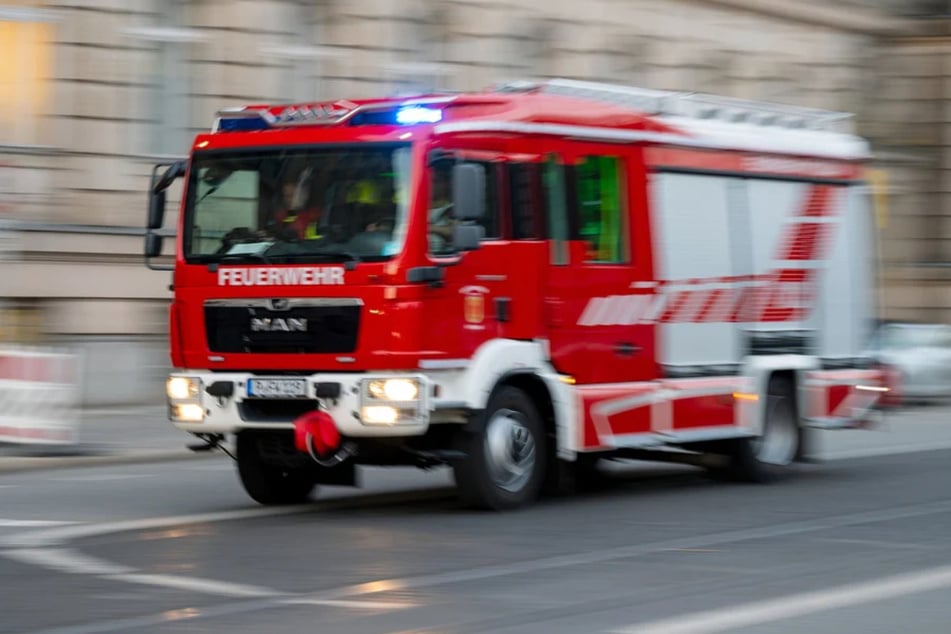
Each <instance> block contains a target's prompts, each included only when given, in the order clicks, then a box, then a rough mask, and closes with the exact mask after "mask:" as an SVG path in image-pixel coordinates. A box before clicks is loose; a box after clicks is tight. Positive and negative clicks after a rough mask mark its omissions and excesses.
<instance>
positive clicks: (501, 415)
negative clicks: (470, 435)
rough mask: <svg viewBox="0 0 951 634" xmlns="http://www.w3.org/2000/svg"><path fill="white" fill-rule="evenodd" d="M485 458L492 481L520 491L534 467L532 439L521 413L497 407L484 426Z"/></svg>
mask: <svg viewBox="0 0 951 634" xmlns="http://www.w3.org/2000/svg"><path fill="white" fill-rule="evenodd" d="M485 433H486V443H485V458H486V463H487V466H488V471H489V476H490V477H491V478H492V483H493V484H494V485H495V486H497V487H498V488H500V489H502V490H504V491H508V492H509V493H516V492H518V491H520V490H522V489H523V488H524V487H525V485H526V484H528V481H529V480H530V479H531V477H532V473H533V472H534V469H535V439H534V438H533V437H532V432H531V431H530V430H529V429H528V426H526V425H525V417H524V415H523V414H522V413H521V412H517V411H515V410H511V409H500V410H497V411H496V412H495V413H493V414H492V418H490V419H489V423H488V425H487V426H486V431H485Z"/></svg>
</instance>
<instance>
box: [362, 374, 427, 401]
mask: <svg viewBox="0 0 951 634" xmlns="http://www.w3.org/2000/svg"><path fill="white" fill-rule="evenodd" d="M367 393H368V394H369V395H370V396H371V397H373V398H375V399H378V400H381V401H397V402H401V403H405V402H407V401H415V400H416V399H417V398H419V383H417V382H416V381H415V380H413V379H377V380H374V381H370V384H369V385H367Z"/></svg>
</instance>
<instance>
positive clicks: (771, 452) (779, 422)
mask: <svg viewBox="0 0 951 634" xmlns="http://www.w3.org/2000/svg"><path fill="white" fill-rule="evenodd" d="M802 446H803V430H802V427H801V426H800V425H799V415H798V412H797V408H796V398H795V389H794V387H793V383H792V381H790V380H788V379H786V378H784V377H774V378H772V379H770V382H769V387H768V388H767V395H766V411H765V414H764V420H763V431H762V434H761V435H760V436H758V437H756V438H743V439H741V440H737V441H734V442H733V443H731V447H730V449H731V451H730V454H729V470H730V473H731V475H732V476H733V477H734V478H736V479H739V480H744V481H747V482H769V481H772V480H775V479H777V478H780V477H783V476H786V475H788V474H789V473H790V472H791V471H792V467H793V463H794V462H795V461H796V459H797V457H799V456H800V455H801V449H802Z"/></svg>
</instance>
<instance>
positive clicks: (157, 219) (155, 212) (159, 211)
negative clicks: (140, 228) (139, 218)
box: [148, 189, 165, 229]
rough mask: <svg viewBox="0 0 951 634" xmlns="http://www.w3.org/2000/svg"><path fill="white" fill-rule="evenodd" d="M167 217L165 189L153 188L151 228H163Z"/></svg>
mask: <svg viewBox="0 0 951 634" xmlns="http://www.w3.org/2000/svg"><path fill="white" fill-rule="evenodd" d="M164 219H165V190H164V189H160V190H158V191H155V190H152V191H151V192H150V193H149V217H148V228H149V229H161V228H162V222H163V221H164Z"/></svg>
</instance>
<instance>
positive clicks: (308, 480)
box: [236, 432, 316, 506]
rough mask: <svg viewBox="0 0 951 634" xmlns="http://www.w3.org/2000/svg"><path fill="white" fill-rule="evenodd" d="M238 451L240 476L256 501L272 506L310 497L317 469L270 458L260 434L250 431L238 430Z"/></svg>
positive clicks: (294, 502)
mask: <svg viewBox="0 0 951 634" xmlns="http://www.w3.org/2000/svg"><path fill="white" fill-rule="evenodd" d="M236 451H237V455H236V457H237V462H238V476H239V477H240V479H241V484H242V485H243V486H244V490H245V491H246V492H247V493H248V495H249V496H251V499H253V500H254V501H255V502H257V503H259V504H263V505H265V506H270V505H276V504H302V503H304V502H306V501H308V500H309V499H310V495H311V493H312V492H313V490H314V488H315V486H316V484H315V483H316V477H315V474H314V472H313V470H311V469H306V468H289V467H287V466H284V465H280V464H275V463H268V462H266V461H265V460H264V459H263V458H262V457H261V450H260V447H259V444H258V438H257V437H256V436H255V435H254V434H249V433H247V432H243V433H239V434H238V437H237V447H236Z"/></svg>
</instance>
